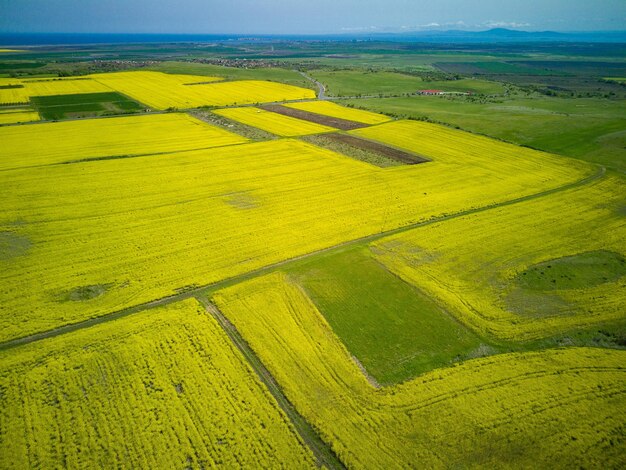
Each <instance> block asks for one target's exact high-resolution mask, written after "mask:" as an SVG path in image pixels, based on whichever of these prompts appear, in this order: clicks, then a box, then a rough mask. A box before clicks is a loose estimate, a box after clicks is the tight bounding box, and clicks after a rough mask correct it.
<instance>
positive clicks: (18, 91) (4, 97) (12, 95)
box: [0, 78, 30, 105]
mask: <svg viewBox="0 0 626 470" xmlns="http://www.w3.org/2000/svg"><path fill="white" fill-rule="evenodd" d="M7 86H18V87H19V88H5V87H7ZM0 87H2V88H0V105H14V104H24V103H28V101H29V100H30V95H29V94H28V92H27V90H26V88H24V87H23V86H22V84H21V82H20V80H19V79H18V78H0Z"/></svg>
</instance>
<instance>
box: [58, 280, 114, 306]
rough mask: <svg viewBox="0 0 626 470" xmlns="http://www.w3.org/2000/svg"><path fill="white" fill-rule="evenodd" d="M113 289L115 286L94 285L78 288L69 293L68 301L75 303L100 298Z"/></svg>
mask: <svg viewBox="0 0 626 470" xmlns="http://www.w3.org/2000/svg"><path fill="white" fill-rule="evenodd" d="M111 287H113V284H94V285H91V286H80V287H76V288H74V289H72V290H71V291H69V292H68V293H67V299H68V300H71V301H73V302H80V301H83V300H91V299H95V298H96V297H100V296H101V295H102V294H104V293H105V292H106V291H107V290H109V289H110V288H111Z"/></svg>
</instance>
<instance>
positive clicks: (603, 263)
mask: <svg viewBox="0 0 626 470" xmlns="http://www.w3.org/2000/svg"><path fill="white" fill-rule="evenodd" d="M624 275H626V260H625V259H624V257H623V256H622V255H620V254H619V253H615V252H612V251H606V250H598V251H590V252H587V253H580V254H577V255H573V256H566V257H564V258H558V259H553V260H550V261H544V262H543V263H539V264H536V265H534V266H531V267H530V268H528V269H527V270H525V271H523V272H521V273H520V274H519V275H518V276H517V282H518V283H519V285H520V287H523V288H525V289H531V290H540V291H545V290H559V289H583V288H586V287H591V286H597V285H600V284H604V283H605V282H612V281H616V280H617V279H619V278H620V277H622V276H624Z"/></svg>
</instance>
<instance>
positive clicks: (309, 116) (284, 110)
mask: <svg viewBox="0 0 626 470" xmlns="http://www.w3.org/2000/svg"><path fill="white" fill-rule="evenodd" d="M261 108H262V109H265V110H266V111H271V112H273V113H277V114H282V115H283V116H289V117H294V118H298V119H302V120H303V121H309V122H314V123H316V124H322V125H324V126H328V127H334V128H335V129H341V130H342V131H351V130H352V129H360V128H362V127H368V125H367V124H363V123H360V122H355V121H348V120H347V119H340V118H336V117H331V116H324V115H322V114H315V113H310V112H309V111H303V110H301V109H294V108H288V107H287V106H281V105H279V104H268V105H264V106H261Z"/></svg>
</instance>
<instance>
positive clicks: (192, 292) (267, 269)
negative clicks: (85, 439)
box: [0, 165, 606, 351]
mask: <svg viewBox="0 0 626 470" xmlns="http://www.w3.org/2000/svg"><path fill="white" fill-rule="evenodd" d="M596 168H597V171H596V172H595V173H593V174H591V175H587V176H585V177H584V178H582V179H580V180H577V181H574V182H572V183H567V184H564V185H562V186H557V187H555V188H551V189H547V190H544V191H540V192H538V193H534V194H529V195H527V196H522V197H519V198H515V199H510V200H508V201H503V202H497V203H494V204H490V205H486V206H483V207H478V208H474V209H468V210H464V211H460V212H456V213H453V214H445V215H442V216H439V217H433V218H431V219H429V220H425V221H421V222H416V223H414V224H409V225H404V226H402V227H397V228H394V229H391V230H387V231H383V230H381V231H380V232H378V233H374V234H371V235H366V236H364V237H360V238H355V239H352V240H348V241H345V242H342V243H339V244H337V245H333V246H329V247H326V248H322V249H319V250H316V251H312V252H309V253H305V254H303V255H299V256H295V257H293V258H289V259H286V260H282V261H278V262H276V263H272V264H268V265H266V266H263V267H260V268H257V269H253V270H252V271H248V272H246V273H241V274H237V275H235V276H232V277H229V278H225V279H222V280H220V281H216V282H213V283H210V284H206V285H203V286H199V287H194V288H193V289H189V290H187V291H184V292H179V293H176V294H172V295H168V296H165V297H161V298H158V299H154V300H150V301H148V302H144V303H141V304H137V305H134V306H131V307H127V308H124V309H122V310H118V311H115V312H111V313H106V314H104V315H100V316H98V317H94V318H89V319H87V320H82V321H80V322H77V323H72V324H69V325H63V326H60V327H58V328H54V329H51V330H47V331H42V332H40V333H34V334H32V335H28V336H22V337H20V338H14V339H10V340H8V341H4V342H2V343H0V351H4V350H7V349H11V348H14V347H17V346H22V345H26V344H30V343H33V342H35V341H40V340H43V339H47V338H53V337H55V336H60V335H62V334H65V333H70V332H72V331H77V330H81V329H84V328H89V327H91V326H95V325H97V324H99V323H104V322H108V321H111V320H115V319H118V318H122V317H125V316H128V315H131V314H133V313H137V312H141V311H144V310H149V309H151V308H154V307H159V306H162V305H168V304H171V303H175V302H179V301H181V300H185V299H189V298H191V297H196V296H198V295H208V294H209V293H211V292H214V291H216V290H219V289H223V288H226V287H229V286H232V285H235V284H238V283H240V282H243V281H246V280H249V279H253V278H255V277H257V276H261V275H264V274H269V273H271V272H274V271H276V270H278V269H281V268H283V267H285V266H288V265H290V264H292V263H296V262H298V261H301V260H304V259H308V258H313V257H315V256H318V255H322V254H327V253H329V252H333V251H340V250H342V249H346V248H348V247H353V246H357V245H360V244H364V245H365V244H367V243H370V242H373V241H376V240H380V239H381V238H385V237H388V236H391V235H396V234H399V233H403V232H407V231H409V230H413V229H416V228H419V227H424V226H428V225H432V224H436V223H439V222H445V221H447V220H451V219H457V218H460V217H465V216H467V215H472V214H477V213H480V212H486V211H489V210H492V209H497V208H500V207H506V206H511V205H514V204H518V203H521V202H526V201H531V200H534V199H539V198H542V197H545V196H549V195H551V194H555V193H559V192H562V191H567V190H569V189H573V188H577V187H580V186H585V185H587V184H589V183H591V182H593V181H596V180H599V179H601V178H602V177H604V175H605V174H606V167H604V166H602V165H596Z"/></svg>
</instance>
